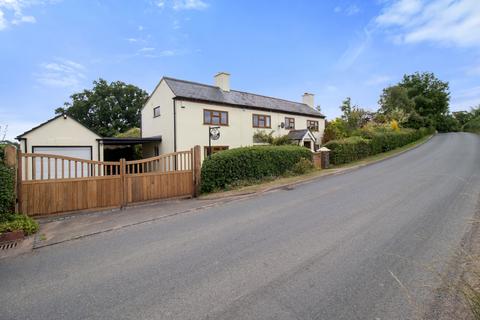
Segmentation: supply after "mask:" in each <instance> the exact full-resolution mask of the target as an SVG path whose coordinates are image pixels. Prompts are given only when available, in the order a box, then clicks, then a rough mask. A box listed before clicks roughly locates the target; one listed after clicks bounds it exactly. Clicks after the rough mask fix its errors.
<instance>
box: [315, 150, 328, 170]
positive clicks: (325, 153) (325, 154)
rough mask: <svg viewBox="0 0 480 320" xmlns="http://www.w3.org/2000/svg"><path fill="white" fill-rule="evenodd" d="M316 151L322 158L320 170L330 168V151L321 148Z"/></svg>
mask: <svg viewBox="0 0 480 320" xmlns="http://www.w3.org/2000/svg"><path fill="white" fill-rule="evenodd" d="M318 151H320V155H321V158H322V161H321V162H322V169H327V168H328V167H329V166H330V149H328V148H325V147H321V148H320V149H319V150H318Z"/></svg>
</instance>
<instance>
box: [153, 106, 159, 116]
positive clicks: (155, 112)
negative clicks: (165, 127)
mask: <svg viewBox="0 0 480 320" xmlns="http://www.w3.org/2000/svg"><path fill="white" fill-rule="evenodd" d="M153 117H154V118H156V117H160V106H158V107H155V108H153Z"/></svg>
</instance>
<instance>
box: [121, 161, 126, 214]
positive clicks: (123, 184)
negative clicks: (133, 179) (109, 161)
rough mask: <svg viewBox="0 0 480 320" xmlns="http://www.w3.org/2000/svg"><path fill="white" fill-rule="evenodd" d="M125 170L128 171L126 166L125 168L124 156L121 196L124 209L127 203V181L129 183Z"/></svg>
mask: <svg viewBox="0 0 480 320" xmlns="http://www.w3.org/2000/svg"><path fill="white" fill-rule="evenodd" d="M125 172H126V168H125V159H124V158H122V159H120V185H121V187H120V191H121V192H120V193H121V197H120V209H123V207H125V206H126V205H127V199H126V195H125V193H126V190H127V186H126V183H127V179H125Z"/></svg>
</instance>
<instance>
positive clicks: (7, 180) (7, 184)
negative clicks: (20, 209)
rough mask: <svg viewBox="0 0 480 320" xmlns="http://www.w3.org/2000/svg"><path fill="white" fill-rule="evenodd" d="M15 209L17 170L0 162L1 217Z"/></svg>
mask: <svg viewBox="0 0 480 320" xmlns="http://www.w3.org/2000/svg"><path fill="white" fill-rule="evenodd" d="M14 208H15V169H14V168H9V167H7V166H5V165H4V164H3V162H2V160H0V215H2V214H3V213H7V212H11V211H13V209H14Z"/></svg>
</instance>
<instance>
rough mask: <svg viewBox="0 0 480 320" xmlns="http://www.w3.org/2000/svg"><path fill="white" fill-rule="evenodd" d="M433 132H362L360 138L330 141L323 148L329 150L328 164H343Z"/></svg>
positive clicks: (423, 130)
mask: <svg viewBox="0 0 480 320" xmlns="http://www.w3.org/2000/svg"><path fill="white" fill-rule="evenodd" d="M433 131H434V129H426V128H420V129H418V130H414V129H402V130H399V131H386V132H375V131H362V132H361V133H360V135H361V136H353V137H349V138H345V139H341V140H332V141H329V142H328V143H326V144H325V147H327V148H328V149H330V150H331V152H330V163H332V164H343V163H349V162H352V161H355V160H360V159H362V158H365V157H368V156H372V155H375V154H378V153H381V152H386V151H390V150H393V149H396V148H399V147H402V146H404V145H406V144H409V143H412V142H414V141H416V140H418V139H420V138H422V137H424V136H426V135H428V134H431V133H433Z"/></svg>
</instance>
